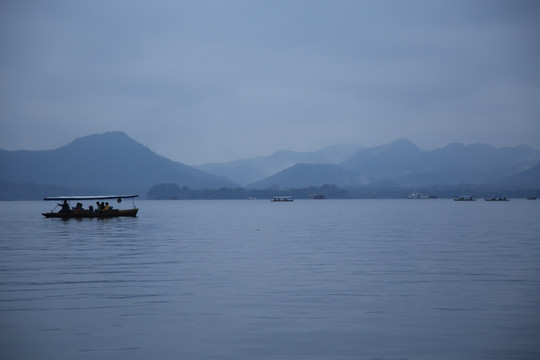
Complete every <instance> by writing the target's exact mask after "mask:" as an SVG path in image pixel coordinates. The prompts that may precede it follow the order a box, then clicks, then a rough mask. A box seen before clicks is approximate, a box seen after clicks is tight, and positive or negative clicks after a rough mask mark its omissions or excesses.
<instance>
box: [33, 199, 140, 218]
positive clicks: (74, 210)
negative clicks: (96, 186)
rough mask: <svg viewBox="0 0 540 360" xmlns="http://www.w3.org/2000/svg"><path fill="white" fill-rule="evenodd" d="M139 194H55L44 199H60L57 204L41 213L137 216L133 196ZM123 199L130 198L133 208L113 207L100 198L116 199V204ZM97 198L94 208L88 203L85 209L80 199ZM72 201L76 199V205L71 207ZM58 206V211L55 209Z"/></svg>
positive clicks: (97, 216) (65, 216)
mask: <svg viewBox="0 0 540 360" xmlns="http://www.w3.org/2000/svg"><path fill="white" fill-rule="evenodd" d="M138 196H139V195H106V196H57V197H46V198H44V199H43V200H45V201H62V203H59V204H57V205H56V206H55V207H54V208H53V209H52V210H51V211H50V212H47V213H42V215H43V216H45V217H46V218H61V219H71V218H79V219H80V218H111V217H120V216H131V217H135V216H137V212H138V211H139V209H138V208H136V207H135V198H136V197H138ZM123 199H132V203H133V208H130V209H115V208H114V207H113V206H109V203H108V202H106V203H105V202H104V201H101V202H100V200H116V202H117V203H118V204H120V203H121V202H122V200H123ZM90 200H98V201H97V202H96V208H94V206H92V205H89V206H88V207H87V208H86V209H85V208H84V207H83V204H82V203H81V202H80V201H90ZM72 201H77V204H76V206H73V207H71V203H70V202H72ZM58 207H60V210H59V211H56V212H55V210H56V209H57V208H58Z"/></svg>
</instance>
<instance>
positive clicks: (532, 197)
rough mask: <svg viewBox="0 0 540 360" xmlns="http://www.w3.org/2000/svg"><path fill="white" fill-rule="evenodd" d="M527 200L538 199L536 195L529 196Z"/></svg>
mask: <svg viewBox="0 0 540 360" xmlns="http://www.w3.org/2000/svg"><path fill="white" fill-rule="evenodd" d="M527 200H536V196H532V195H531V196H527Z"/></svg>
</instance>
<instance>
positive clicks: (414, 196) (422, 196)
mask: <svg viewBox="0 0 540 360" xmlns="http://www.w3.org/2000/svg"><path fill="white" fill-rule="evenodd" d="M436 198H437V196H435V195H428V194H421V193H419V192H413V193H412V194H410V195H409V196H407V199H436Z"/></svg>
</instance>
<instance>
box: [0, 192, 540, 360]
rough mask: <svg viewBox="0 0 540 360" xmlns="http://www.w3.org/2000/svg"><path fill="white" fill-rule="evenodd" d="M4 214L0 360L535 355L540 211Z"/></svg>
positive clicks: (311, 208) (268, 206) (42, 206)
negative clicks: (81, 216)
mask: <svg viewBox="0 0 540 360" xmlns="http://www.w3.org/2000/svg"><path fill="white" fill-rule="evenodd" d="M49 205H50V204H49V203H43V202H1V203H0V230H1V234H0V358H3V359H4V358H5V359H46V358H47V359H96V358H99V359H150V358H151V359H173V358H174V359H194V360H196V359H231V360H232V359H329V360H330V359H538V358H540V346H539V345H538V344H537V343H538V339H540V221H539V219H540V216H539V215H540V202H538V201H526V200H512V201H510V202H502V203H493V202H491V203H490V202H484V201H477V202H472V203H459V202H453V201H451V200H444V199H439V200H322V201H321V200H297V201H295V202H293V203H271V202H269V201H264V200H252V201H248V200H246V201H238V200H237V201H138V202H137V205H138V206H139V207H140V212H139V216H138V217H137V218H117V219H108V220H100V219H82V220H73V219H72V220H68V221H63V220H60V219H45V218H43V217H42V216H41V215H40V212H43V211H48V210H50V209H49Z"/></svg>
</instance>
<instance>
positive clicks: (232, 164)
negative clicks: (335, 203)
mask: <svg viewBox="0 0 540 360" xmlns="http://www.w3.org/2000/svg"><path fill="white" fill-rule="evenodd" d="M361 148H362V147H361V146H360V145H352V144H344V145H334V146H329V147H326V148H324V149H321V150H316V151H308V152H299V151H291V150H279V151H276V152H275V153H273V154H272V155H267V156H258V157H254V158H248V159H239V160H234V161H229V162H225V163H208V164H202V165H198V166H195V167H196V168H197V169H200V170H203V171H205V172H208V173H210V174H214V175H220V176H224V177H226V178H228V179H230V180H232V181H234V182H237V183H239V184H242V185H243V186H245V185H247V184H250V183H254V182H256V181H260V180H263V179H265V178H267V177H269V176H272V175H274V174H276V173H278V172H280V171H282V170H284V169H287V168H289V167H291V166H293V165H295V164H299V163H303V164H340V163H342V162H343V161H345V160H347V159H349V158H350V157H351V156H352V154H354V153H355V152H356V151H358V150H359V149H361Z"/></svg>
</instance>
